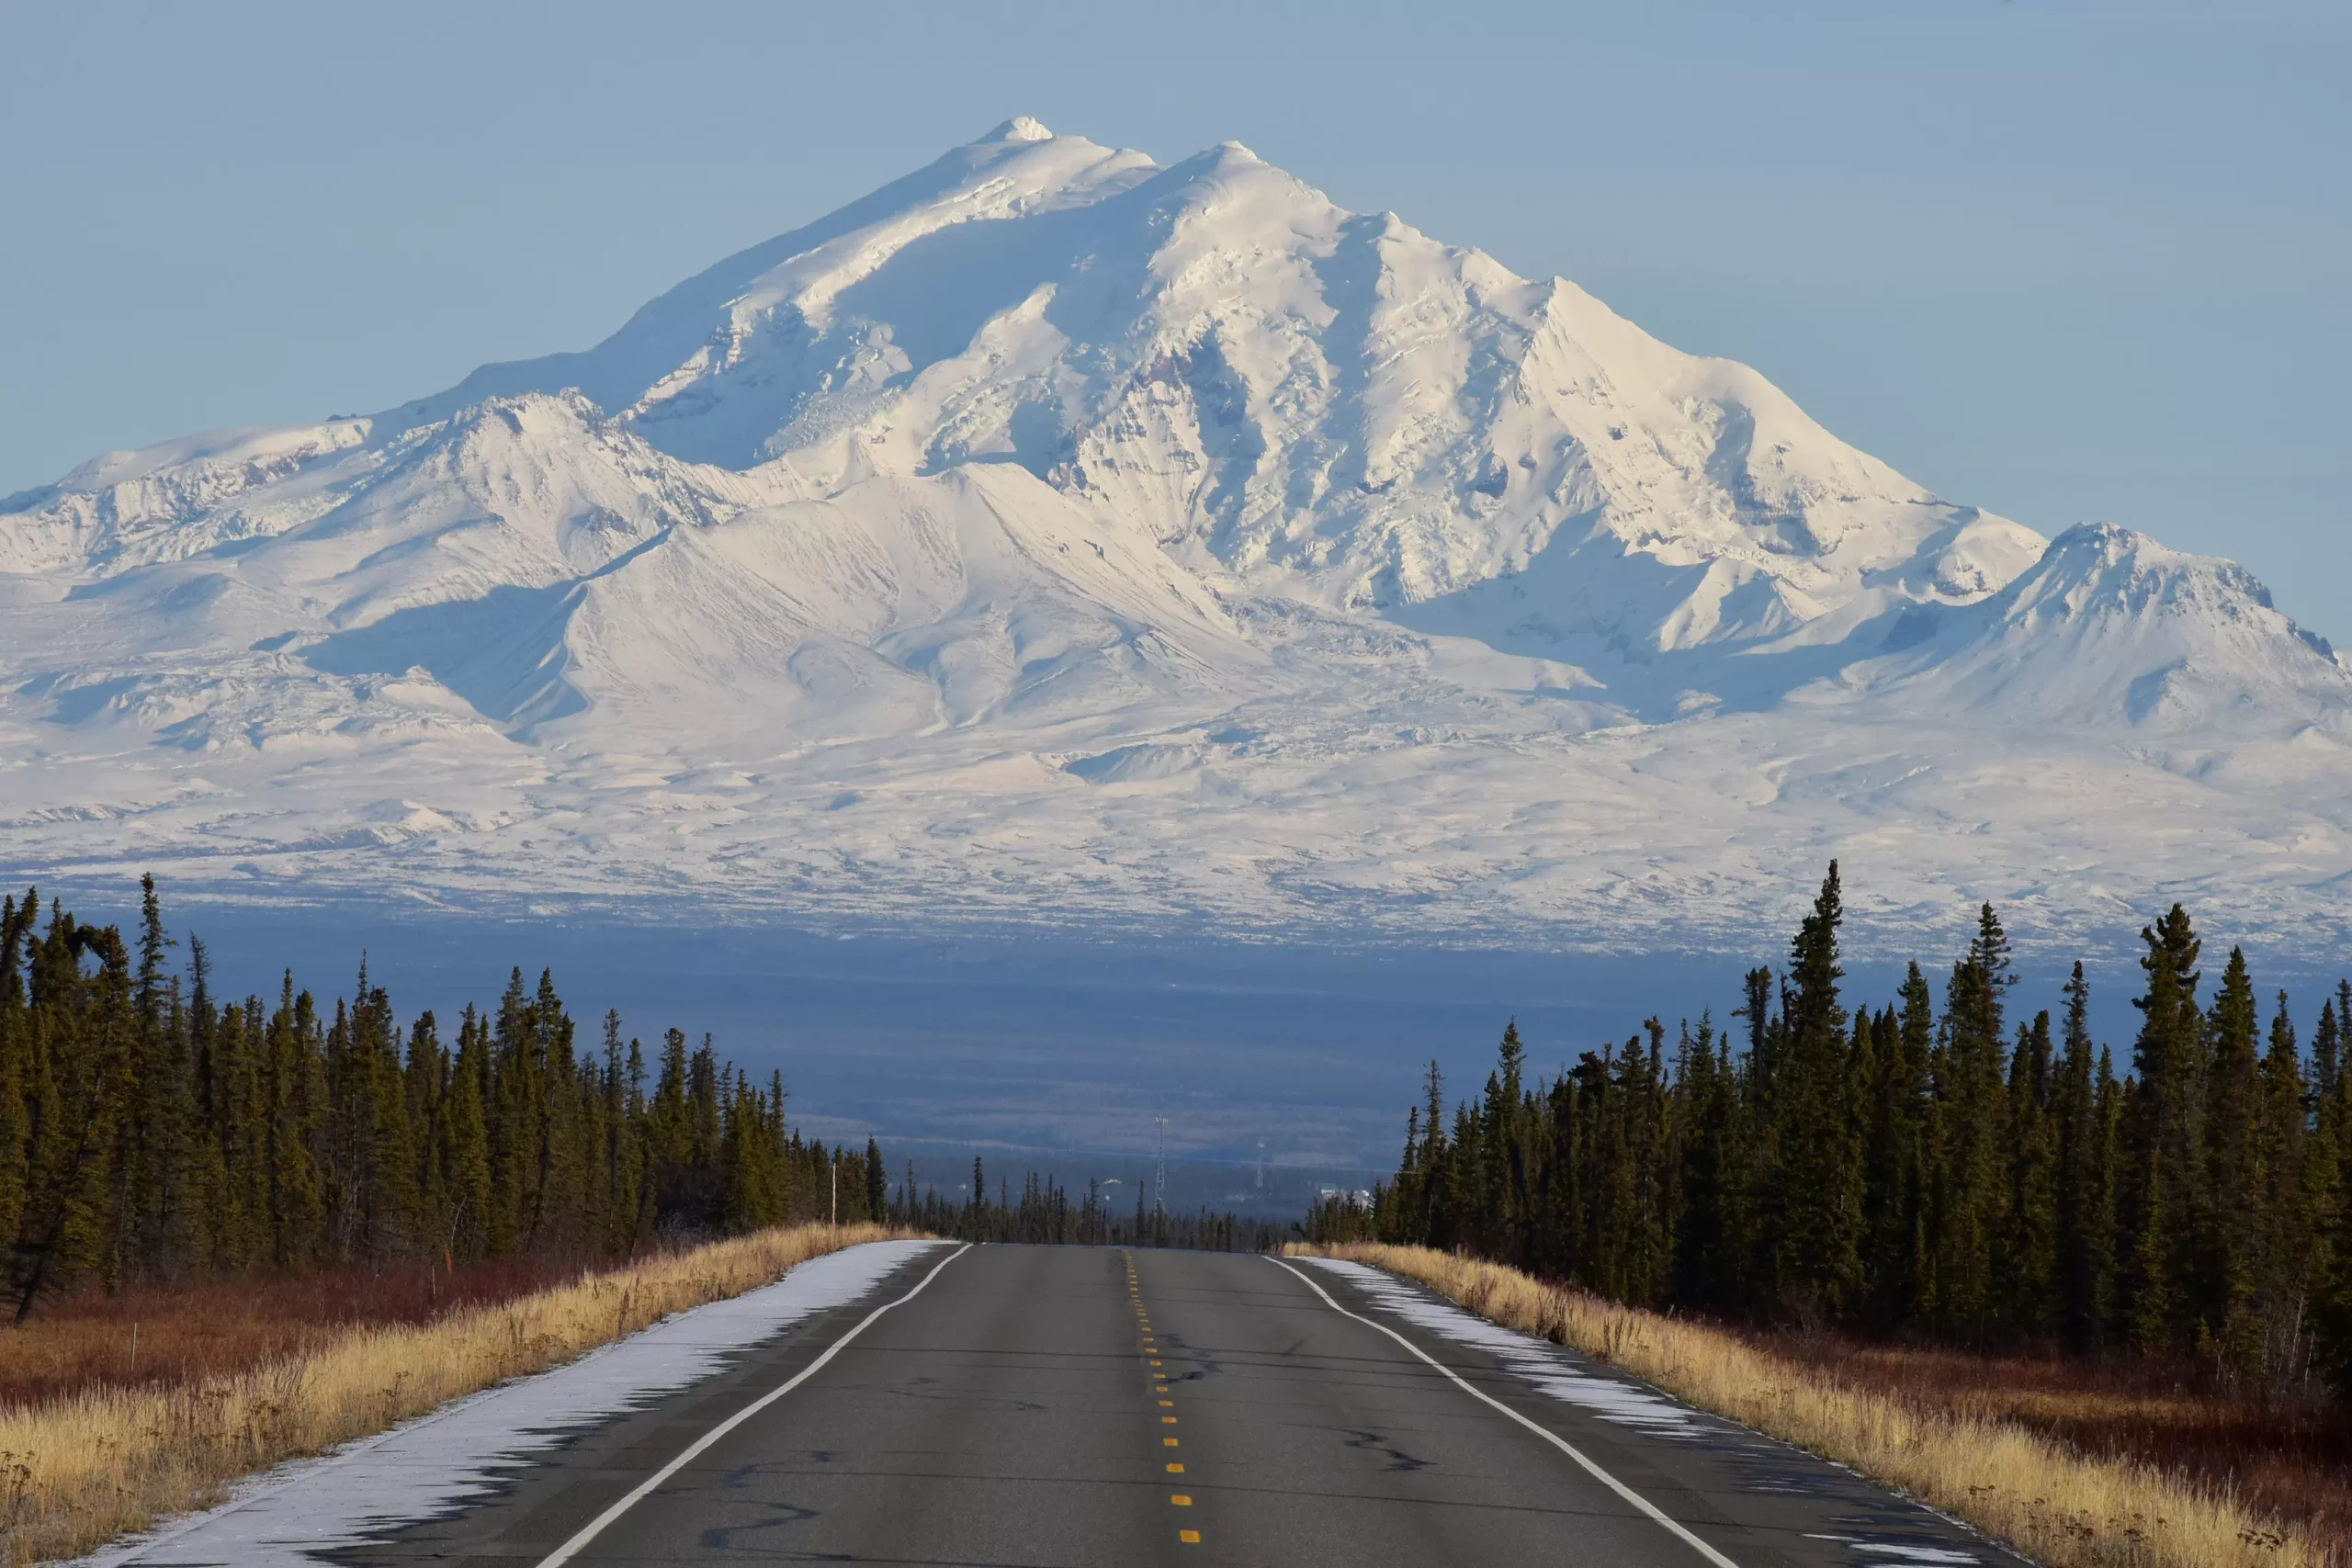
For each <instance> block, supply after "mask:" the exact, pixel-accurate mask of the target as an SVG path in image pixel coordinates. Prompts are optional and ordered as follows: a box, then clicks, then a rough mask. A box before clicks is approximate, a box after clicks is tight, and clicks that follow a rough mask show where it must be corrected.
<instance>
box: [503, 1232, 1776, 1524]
mask: <svg viewBox="0 0 2352 1568" xmlns="http://www.w3.org/2000/svg"><path fill="white" fill-rule="evenodd" d="M971 1250H972V1244H971V1243H970V1242H968V1241H967V1242H966V1243H965V1244H964V1245H963V1246H961V1247H957V1248H956V1250H955V1251H953V1252H951V1253H949V1254H948V1255H947V1256H946V1257H944V1258H941V1259H940V1260H939V1261H938V1262H937V1263H936V1264H934V1265H933V1267H932V1270H931V1272H930V1273H928V1274H925V1275H924V1276H923V1277H922V1280H920V1281H918V1282H917V1284H916V1285H915V1288H914V1289H913V1290H911V1291H909V1292H907V1293H906V1294H905V1295H903V1296H900V1297H899V1299H898V1300H897V1301H895V1302H884V1303H882V1304H881V1305H880V1306H878V1307H876V1308H875V1309H874V1310H873V1311H872V1312H869V1313H867V1314H865V1317H864V1318H862V1319H861V1320H859V1322H858V1325H857V1326H856V1327H854V1328H853V1329H851V1330H850V1331H849V1332H848V1333H847V1334H844V1335H842V1337H840V1338H839V1339H836V1340H834V1341H833V1342H832V1343H831V1345H828V1346H826V1347H825V1353H824V1354H823V1355H821V1356H820V1357H818V1358H817V1359H815V1360H813V1361H811V1362H809V1364H808V1365H807V1366H805V1367H803V1368H801V1369H800V1370H799V1371H797V1372H795V1373H794V1374H793V1375H792V1376H791V1377H790V1378H787V1379H786V1381H784V1382H780V1383H778V1384H777V1385H776V1386H775V1387H774V1388H772V1389H770V1390H768V1391H767V1393H763V1394H762V1395H760V1397H759V1398H757V1399H755V1400H753V1401H752V1403H751V1404H746V1405H745V1406H743V1408H742V1409H741V1410H738V1411H737V1412H735V1414H734V1415H732V1416H729V1417H728V1418H727V1419H726V1420H724V1421H721V1422H720V1423H719V1424H718V1426H716V1427H712V1428H711V1429H710V1430H709V1431H707V1432H705V1433H704V1434H703V1435H702V1436H701V1437H699V1438H695V1440H694V1441H693V1442H691V1443H688V1444H687V1445H686V1447H685V1450H684V1452H683V1453H681V1454H679V1455H678V1457H677V1458H675V1459H673V1460H672V1461H670V1462H669V1463H667V1464H665V1465H663V1466H662V1468H661V1469H659V1470H657V1471H655V1472H653V1473H652V1474H651V1475H649V1476H647V1477H646V1478H645V1479H644V1480H643V1481H640V1482H639V1483H637V1485H636V1486H634V1487H632V1488H631V1489H630V1490H629V1492H628V1495H626V1496H624V1497H623V1498H621V1500H620V1501H619V1502H617V1503H615V1504H614V1505H613V1506H611V1507H609V1508H606V1509H605V1511H604V1512H603V1513H601V1514H598V1515H597V1516H596V1517H594V1518H593V1519H591V1520H589V1521H588V1522H587V1523H586V1524H584V1525H582V1526H581V1527H580V1530H579V1533H578V1534H576V1535H574V1536H573V1537H572V1538H571V1540H567V1541H565V1542H564V1543H563V1544H562V1545H561V1546H559V1547H557V1548H556V1549H555V1550H554V1551H551V1552H549V1553H548V1555H547V1556H545V1557H543V1558H541V1559H540V1560H539V1564H538V1568H562V1565H563V1564H564V1563H566V1562H571V1560H572V1558H573V1557H575V1556H577V1555H578V1554H579V1552H580V1551H582V1548H584V1547H586V1546H587V1545H588V1543H589V1542H590V1541H593V1540H595V1539H596V1538H597V1537H598V1536H600V1535H602V1534H604V1533H605V1527H607V1526H608V1525H610V1524H611V1523H612V1522H613V1521H614V1520H615V1519H617V1518H619V1517H621V1516H622V1515H623V1514H626V1513H628V1511H629V1510H630V1509H631V1508H633V1507H635V1506H637V1505H638V1504H639V1503H640V1502H642V1501H644V1499H645V1495H646V1494H648V1493H649V1492H651V1491H652V1490H653V1489H654V1488H655V1487H657V1486H659V1485H661V1484H662V1483H663V1482H665V1481H667V1480H669V1479H670V1477H672V1476H673V1475H675V1474H677V1473H678V1472H680V1471H682V1470H684V1468H685V1467H686V1466H688V1465H689V1464H692V1463H693V1462H694V1461H695V1459H696V1458H697V1457H699V1456H700V1455H701V1453H702V1451H703V1450H705V1449H707V1448H709V1447H710V1445H711V1444H713V1443H715V1442H717V1441H718V1439H719V1438H723V1437H725V1436H727V1434H728V1433H729V1432H731V1431H733V1430H734V1429H735V1428H736V1427H740V1426H741V1425H742V1424H743V1423H744V1422H746V1421H749V1420H750V1419H751V1418H752V1416H757V1415H758V1414H759V1413H760V1412H761V1411H763V1410H765V1409H766V1408H767V1407H768V1406H769V1405H771V1404H775V1402H776V1401H777V1400H779V1399H782V1398H783V1397H784V1396H785V1395H786V1394H787V1393H791V1392H792V1391H793V1390H794V1389H796V1388H798V1387H799V1386H800V1385H801V1384H802V1383H804V1382H808V1381H809V1379H810V1378H812V1377H815V1376H816V1375H817V1374H818V1373H819V1372H820V1371H823V1370H824V1367H825V1363H826V1362H828V1361H830V1360H831V1359H833V1358H834V1357H835V1356H838V1355H840V1354H841V1352H842V1347H843V1346H844V1345H847V1344H848V1343H849V1342H850V1341H851V1340H853V1339H854V1338H856V1337H858V1336H859V1335H861V1334H863V1333H865V1331H866V1329H867V1328H868V1327H869V1326H871V1325H872V1324H873V1322H874V1320H875V1319H876V1318H877V1317H880V1316H881V1315H882V1314H884V1313H886V1312H888V1311H889V1310H890V1309H891V1308H892V1307H897V1306H904V1305H906V1304H907V1303H909V1302H910V1301H912V1300H914V1299H915V1298H916V1297H917V1296H919V1295H921V1294H922V1288H923V1286H925V1285H928V1284H930V1283H931V1282H932V1281H933V1280H936V1279H938V1278H939V1271H940V1269H944V1268H946V1267H947V1266H948V1265H949V1264H950V1263H953V1262H955V1261H956V1259H957V1258H961V1257H963V1256H964V1254H966V1253H967V1252H969V1251H971ZM1309 1282H1310V1283H1312V1281H1309ZM1326 1299H1329V1298H1326ZM1724 1568H1732V1565H1731V1564H1729V1563H1725V1564H1724Z"/></svg>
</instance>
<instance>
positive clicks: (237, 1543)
mask: <svg viewBox="0 0 2352 1568" xmlns="http://www.w3.org/2000/svg"><path fill="white" fill-rule="evenodd" d="M942 1245H944V1244H943V1243H940V1242H932V1241H876V1242H867V1243H865V1244H864V1245H862V1246H858V1247H844V1248H842V1250H841V1251H839V1252H832V1253H828V1254H826V1255H825V1256H824V1257H822V1258H810V1259H809V1261H808V1262H806V1263H801V1264H798V1265H796V1266H795V1267H794V1268H792V1269H788V1270H786V1272H785V1274H784V1275H783V1276H782V1277H781V1278H780V1279H778V1280H776V1281H775V1283H774V1284H770V1285H763V1286H761V1287H760V1288H758V1289H757V1290H752V1291H746V1292H744V1293H743V1294H741V1295H740V1296H735V1297H731V1298H729V1300H726V1301H721V1302H712V1303H709V1304H707V1305H705V1306H699V1307H695V1308H694V1309H693V1310H692V1311H689V1312H682V1313H678V1314H674V1315H673V1316H671V1317H667V1318H664V1319H662V1321H661V1322H660V1323H657V1324H655V1325H653V1326H651V1327H650V1328H647V1329H645V1330H643V1331H641V1332H639V1333H637V1334H633V1335H631V1336H629V1337H628V1338H626V1339H619V1340H616V1341H614V1342H613V1343H612V1344H610V1345H606V1346H604V1347H602V1348H598V1349H595V1350H592V1351H590V1352H589V1353H588V1354H586V1355H584V1356H582V1357H581V1358H579V1359H577V1360H573V1361H568V1362H566V1363H565V1364H564V1365H562V1366H560V1367H553V1368H550V1369H548V1371H544V1372H538V1373H536V1374H534V1375H532V1376H530V1377H526V1378H516V1379H514V1380H512V1381H510V1382H503V1383H500V1384H497V1385H496V1386H494V1387H492V1388H487V1389H484V1390H483V1391H482V1392H481V1393H475V1394H469V1395H468V1396H467V1397H465V1398H463V1399H458V1400H452V1401H451V1402H450V1403H448V1404H445V1405H443V1406H441V1408H439V1409H438V1410H435V1411H434V1412H432V1413H431V1414H430V1415H426V1416H419V1417H417V1418H416V1419H415V1420H413V1421H411V1422H408V1423H406V1424H405V1425H403V1426H399V1427H393V1428H392V1429H391V1430H390V1431H389V1432H385V1433H383V1434H381V1435H379V1436H378V1437H374V1438H365V1439H362V1440H361V1441H358V1442H356V1443H352V1444H349V1445H346V1446H345V1447H344V1448H342V1449H339V1450H335V1451H334V1452H332V1453H329V1454H326V1455H323V1456H322V1457H320V1458H318V1459H311V1460H298V1461H294V1462H292V1463H289V1464H283V1465H280V1466H278V1467H277V1469H275V1470H272V1471H269V1472H266V1473H264V1474H262V1475H260V1476H257V1477H255V1478H254V1479H253V1480H252V1481H250V1482H247V1483H244V1484H243V1486H241V1487H240V1488H239V1491H238V1495H236V1496H234V1497H233V1498H232V1500H231V1501H229V1502H227V1503H225V1504H222V1505H221V1506H220V1507H217V1508H213V1509H209V1510H208V1511H206V1512H204V1513H200V1514H192V1515H188V1516H187V1517H183V1518H181V1519H179V1520H176V1521H175V1522H173V1523H171V1524H167V1525H165V1526H164V1527H163V1528H161V1529H157V1530H155V1531H153V1532H151V1533H149V1534H146V1535H141V1536H135V1537H132V1538H130V1540H124V1541H119V1542H117V1543H116V1544H114V1545H112V1546H109V1547H107V1548H106V1549H105V1550H103V1551H98V1552H96V1553H95V1554H93V1555H91V1556H89V1557H85V1558H83V1559H81V1560H80V1562H78V1563H76V1564H74V1565H73V1568H118V1565H124V1564H130V1563H159V1564H160V1563H164V1562H169V1563H170V1564H172V1568H209V1565H211V1564H221V1565H223V1568H231V1565H233V1568H312V1565H314V1564H316V1563H319V1562H324V1561H325V1560H326V1557H325V1554H326V1553H327V1552H329V1551H334V1550H336V1549H338V1548H345V1547H352V1546H358V1545H362V1544H365V1543H368V1542H369V1541H373V1540H379V1539H380V1538H381V1537H382V1536H384V1535H385V1534H386V1533H388V1532H389V1531H391V1530H393V1529H399V1528H400V1527H401V1526H403V1525H410V1524H415V1523H419V1522H421V1521H423V1520H426V1519H431V1518H435V1517H443V1516H446V1515H447V1514H450V1513H452V1512H455V1511H456V1510H458V1509H460V1508H463V1507H465V1506H468V1505H469V1504H471V1503H474V1502H477V1501H480V1500H481V1499H482V1498H483V1497H485V1496H487V1495H490V1494H491V1493H492V1491H494V1490H495V1488H496V1486H497V1484H498V1479H499V1475H498V1472H501V1471H503V1470H505V1469H509V1468H511V1467H513V1466H515V1465H517V1464H523V1463H527V1462H529V1461H531V1460H532V1459H533V1458H534V1457H535V1456H537V1455H539V1454H543V1453H545V1452H546V1451H547V1450H550V1449H552V1448H555V1447H556V1446H558V1445H559V1444H560V1443H561V1442H562V1441H563V1440H564V1439H565V1438H566V1437H568V1436H569V1435H570V1434H571V1433H572V1432H574V1431H576V1430H578V1429H579V1428H580V1427H583V1426H587V1425H590V1424H593V1423H594V1422H598V1421H604V1420H609V1419H611V1418H613V1417H615V1416H626V1415H628V1414H630V1413H631V1412H633V1411H636V1410H639V1409H642V1408H643V1407H644V1406H645V1405H647V1404H650V1403H651V1402H652V1401H653V1400H655V1399H657V1398H660V1397H661V1396H662V1395H663V1394H667V1393H674V1392H676V1391H677V1390H679V1389H682V1388H687V1387H690V1386H692V1385H693V1384H695V1383H696V1382H700V1381H702V1380H703V1379H705V1378H707V1377H709V1376H711V1375H712V1374H714V1373H716V1372H718V1371H721V1370H722V1369H723V1368H724V1367H725V1366H726V1364H727V1361H728V1359H729V1357H731V1356H733V1355H735V1354H736V1353H737V1352H740V1351H741V1350H744V1349H747V1348H750V1347H752V1346H753V1345H757V1344H759V1343H760V1342H761V1341H763V1340H764V1339H767V1338H770V1337H773V1336H775V1335H776V1334H778V1333H781V1332H782V1331H783V1330H784V1329H786V1328H788V1327H790V1326H791V1325H793V1324H796V1323H798V1322H800V1321H801V1320H802V1319H804V1318H807V1317H809V1316H811V1315H812V1314H816V1313H820V1312H822V1311H825V1310H826V1309H827V1308H830V1307H836V1306H840V1305H842V1304H843V1303H848V1302H853V1301H855V1300H856V1299H857V1298H858V1297H859V1296H861V1295H864V1294H865V1292H868V1291H871V1290H872V1289H873V1288H874V1287H875V1286H876V1284H877V1283H879V1282H880V1281H881V1280H882V1279H883V1278H884V1277H885V1276H886V1275H888V1273H889V1272H890V1271H891V1270H892V1269H896V1268H898V1267H899V1265H901V1264H903V1263H905V1262H907V1261H908V1260H910V1258H915V1257H918V1256H920V1255H921V1254H922V1253H924V1252H926V1251H928V1250H930V1249H931V1248H933V1247H939V1246H942Z"/></svg>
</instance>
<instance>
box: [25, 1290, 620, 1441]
mask: <svg viewBox="0 0 2352 1568" xmlns="http://www.w3.org/2000/svg"><path fill="white" fill-rule="evenodd" d="M580 1273H581V1269H580V1268H579V1267H578V1266H574V1265H566V1264H560V1263H550V1262H543V1261H537V1260H534V1259H529V1258H509V1259H504V1260H502V1261H499V1262H494V1263H482V1264H477V1265H475V1266H473V1267H470V1268H467V1269H459V1270H458V1272H457V1273H455V1274H452V1273H450V1272H449V1270H447V1269H443V1268H440V1267H438V1266H435V1267H430V1268H428V1267H426V1266H425V1265H424V1264H399V1265H394V1266H390V1267H386V1268H382V1269H328V1270H322V1271H320V1272H317V1273H310V1274H301V1275H293V1276H288V1277H286V1278H282V1279H263V1280H216V1281H208V1282H205V1283H201V1284H192V1285H145V1286H133V1287H131V1288H130V1289H126V1290H124V1291H121V1292H118V1293H116V1294H114V1295H107V1293H106V1292H104V1291H101V1290H98V1289H96V1288H95V1287H92V1288H90V1289H86V1290H84V1291H81V1292H77V1293H75V1294H74V1295H71V1296H68V1297H65V1298H63V1299H62V1300H59V1301H56V1302H53V1303H43V1304H42V1306H41V1307H40V1310H39V1311H38V1312H37V1313H36V1314H34V1316H33V1317H32V1319H31V1321H29V1322H28V1323H26V1324H24V1325H22V1326H17V1327H11V1326H7V1325H6V1318H5V1317H0V1407H5V1406H8V1405H12V1404H37V1403H40V1402H41V1401H44V1400H50V1399H54V1398H58V1397H60V1396H63V1395H69V1394H75V1393H83V1392H85V1391H87V1390H94V1389H100V1388H132V1387H153V1386H158V1385H163V1384H177V1383H187V1382H195V1381H198V1380H201V1379H205V1378H210V1377H218V1376H223V1375H226V1374H229V1373H232V1372H242V1371H250V1370H251V1369H253V1368H254V1367H257V1366H259V1365H261V1364H262V1363H263V1362H265V1361H269V1360H273V1359H277V1358H278V1357H281V1356H286V1355H289V1354H295V1353H300V1352H308V1351H311V1350H315V1349H317V1348H320V1347H322V1346H323V1345H325V1344H326V1343H328V1342H329V1341H330V1340H331V1339H333V1338H334V1337H335V1336H337V1335H338V1334H340V1333H341V1332H342V1331H344V1330H345V1329H349V1328H356V1327H369V1326H377V1325H390V1324H424V1323H429V1322H431V1321H433V1320H434V1319H435V1318H437V1317H439V1316H441V1315H442V1314H445V1313H447V1312H450V1311H453V1310H456V1309H458V1308H461V1307H469V1306H488V1305H492V1304H494V1303H499V1302H503V1301H511V1300H513V1299H515V1297H518V1296H525V1295H528V1294H529V1293H530V1292H533V1291H537V1290H543V1289H545V1288H546V1287H548V1286H549V1285H554V1284H560V1283H561V1282H563V1281H566V1280H571V1279H575V1278H577V1277H578V1276H579V1274H580Z"/></svg>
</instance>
